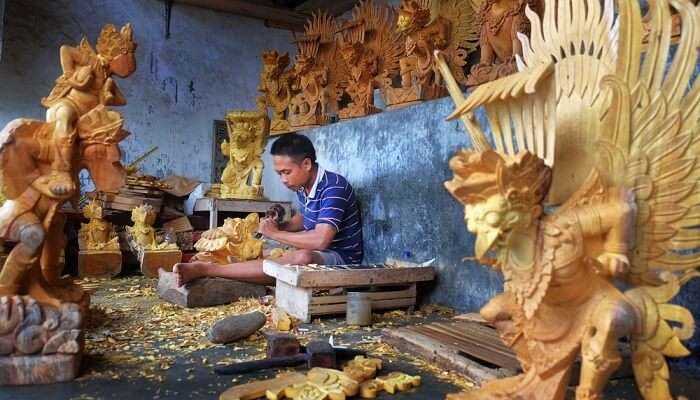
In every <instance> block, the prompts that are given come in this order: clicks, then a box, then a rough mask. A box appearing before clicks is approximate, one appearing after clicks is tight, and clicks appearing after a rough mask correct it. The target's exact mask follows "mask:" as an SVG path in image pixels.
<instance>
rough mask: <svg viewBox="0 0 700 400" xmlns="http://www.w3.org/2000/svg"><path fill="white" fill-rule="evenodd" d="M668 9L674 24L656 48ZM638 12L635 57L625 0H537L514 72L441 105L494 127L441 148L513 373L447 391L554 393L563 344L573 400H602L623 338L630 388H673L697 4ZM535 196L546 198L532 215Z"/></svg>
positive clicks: (692, 259) (681, 317) (558, 389)
mask: <svg viewBox="0 0 700 400" xmlns="http://www.w3.org/2000/svg"><path fill="white" fill-rule="evenodd" d="M671 6H672V7H673V9H675V10H676V11H677V12H678V14H679V15H680V18H681V27H682V28H681V29H682V31H681V36H680V39H679V43H678V47H677V49H676V50H675V53H674V55H673V57H672V58H671V59H670V60H669V59H668V57H669V54H670V49H671V29H670V27H671V11H670V7H671ZM649 12H650V19H649V20H650V29H651V34H650V35H649V38H650V42H649V43H648V45H647V49H646V53H645V55H644V57H642V54H641V53H642V38H643V34H644V30H643V24H642V14H641V9H640V4H639V2H636V1H619V2H618V3H617V5H616V6H615V5H614V4H613V1H612V0H607V1H604V2H600V1H598V0H558V1H556V2H555V1H553V0H550V1H547V2H546V4H545V8H544V17H543V18H542V20H540V18H539V17H538V16H537V15H536V14H535V13H534V12H531V11H527V14H528V18H529V19H530V23H531V26H532V36H531V38H530V39H528V38H527V37H524V36H521V41H522V47H523V59H522V61H523V63H522V70H521V72H518V73H516V74H514V75H511V76H508V77H505V78H502V79H499V80H496V81H493V82H490V83H487V84H485V85H482V86H480V87H478V88H477V89H475V90H474V92H473V93H472V94H471V95H470V96H469V97H468V98H467V99H466V100H465V101H464V102H462V103H460V104H459V105H458V107H457V110H456V112H455V113H453V114H452V117H456V116H457V115H467V116H471V113H472V111H473V110H474V109H475V108H476V107H481V106H483V107H484V108H485V110H486V114H487V116H488V123H489V125H490V128H491V131H492V132H493V139H494V141H493V142H494V145H495V146H494V147H495V149H491V148H489V146H484V143H488V142H482V141H481V140H477V141H475V143H479V145H478V148H477V149H475V150H462V151H460V152H459V153H458V154H457V155H456V156H454V157H453V158H452V159H451V160H450V168H451V169H452V170H453V172H454V178H453V179H452V180H451V181H449V182H447V183H446V184H445V185H446V187H447V189H448V191H449V192H450V193H451V194H452V195H453V196H454V197H455V198H456V199H458V200H459V201H460V202H461V203H463V204H464V206H465V217H466V218H465V219H466V221H467V229H468V230H469V231H470V232H472V233H474V234H475V235H476V241H475V255H476V258H477V259H479V260H481V262H482V263H484V264H486V265H490V266H492V267H493V268H495V269H497V270H499V271H501V272H502V273H503V275H504V281H505V285H504V292H503V293H501V294H499V295H498V296H496V297H494V298H493V299H491V301H489V302H488V303H487V304H486V305H485V306H484V307H483V308H482V309H481V315H482V316H483V317H484V319H486V320H488V321H490V322H491V323H493V324H494V325H495V326H496V328H497V331H498V332H499V334H500V336H501V338H502V339H503V341H504V342H505V343H506V344H507V345H509V346H510V347H512V348H513V350H514V351H515V353H516V355H517V357H518V359H519V361H520V362H521V364H522V367H523V373H522V374H520V375H518V376H515V377H512V378H506V379H502V380H496V381H492V382H489V383H487V384H485V385H484V386H483V387H482V388H481V389H480V390H478V391H472V392H468V393H462V394H457V395H450V396H448V398H449V399H453V400H454V399H511V398H536V399H545V400H546V399H555V400H560V399H564V398H565V392H566V387H567V385H568V383H569V375H570V374H571V371H572V365H573V363H574V361H575V359H576V357H577V356H580V357H581V372H580V376H579V386H578V388H577V389H576V398H577V399H602V396H603V395H602V393H603V389H604V387H605V385H606V384H607V381H608V379H609V378H610V376H611V374H612V373H613V372H614V371H615V370H616V369H617V368H618V366H619V365H620V363H621V357H620V353H619V351H618V340H619V338H621V337H625V336H626V337H629V338H630V340H631V344H632V364H633V369H634V375H635V379H636V381H637V385H638V388H639V390H640V392H641V394H642V396H643V398H644V399H648V400H662V399H663V400H666V399H669V400H670V399H672V398H673V397H672V396H671V393H670V388H669V370H668V366H667V364H666V360H665V357H683V356H687V355H688V354H690V352H689V351H688V349H687V348H685V346H684V345H683V344H682V340H686V339H688V338H690V337H691V336H692V334H693V331H694V327H695V323H694V319H693V316H692V315H691V313H690V312H689V311H688V310H687V309H685V308H684V307H682V306H679V305H675V304H671V301H672V300H673V298H674V297H675V295H676V294H677V293H678V292H679V290H680V289H681V287H682V285H683V284H684V283H686V282H687V281H688V280H689V279H691V278H693V277H697V276H700V271H699V270H698V268H697V265H698V264H700V255H698V254H697V253H696V252H693V251H691V250H693V249H697V248H699V247H700V233H699V232H698V229H697V228H692V227H694V226H697V225H699V224H700V211H699V210H700V186H698V185H697V181H698V177H700V172H698V170H697V169H696V168H694V165H695V164H696V163H697V162H698V155H700V141H699V140H698V135H699V133H698V132H700V129H699V128H700V126H699V124H700V123H699V122H698V121H699V119H698V117H700V109H699V108H698V107H696V106H695V105H696V104H697V103H698V101H700V83H698V82H697V81H695V80H693V71H694V69H695V66H696V65H697V62H698V53H697V48H696V44H697V43H698V41H699V40H700V29H698V28H699V27H698V17H700V10H699V9H698V8H697V7H695V6H694V5H692V4H691V3H690V2H689V1H688V0H678V1H675V0H674V1H668V0H659V1H656V2H653V3H651V9H650V11H649ZM640 60H641V61H640ZM667 63H668V64H669V65H667ZM579 66H580V68H579ZM591 88H596V89H595V90H590V89H591ZM470 121H471V122H470ZM467 122H468V123H467V127H468V129H469V130H470V135H472V137H474V138H477V139H479V138H482V137H483V136H484V131H483V130H482V128H481V126H480V125H479V124H477V123H476V122H475V121H473V118H472V119H469V118H468V119H467ZM564 149H566V152H563V150H564ZM562 171H565V172H566V174H565V175H563V176H564V178H563V179H562V175H560V174H562ZM546 201H547V202H549V203H550V204H553V205H558V206H559V207H558V208H557V209H556V210H555V211H554V212H552V213H545V212H544V204H545V202H546ZM615 282H625V283H626V284H627V285H628V289H627V290H625V291H624V292H623V291H621V290H620V289H618V288H617V286H615V285H614V283H615Z"/></svg>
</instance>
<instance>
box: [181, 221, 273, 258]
mask: <svg viewBox="0 0 700 400" xmlns="http://www.w3.org/2000/svg"><path fill="white" fill-rule="evenodd" d="M259 224H260V217H259V216H258V214H257V213H250V214H248V216H247V217H245V218H226V220H224V225H223V226H221V227H219V228H216V229H210V230H208V231H206V232H204V233H202V237H201V238H200V239H199V240H198V241H197V243H195V244H194V247H195V249H197V251H198V253H197V254H195V255H194V257H192V260H193V261H206V262H212V263H216V264H229V263H234V262H240V261H247V260H254V259H256V258H260V257H261V256H262V251H263V242H262V240H259V239H256V238H255V233H256V232H257V230H258V225H259Z"/></svg>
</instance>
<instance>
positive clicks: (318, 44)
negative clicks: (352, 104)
mask: <svg viewBox="0 0 700 400" xmlns="http://www.w3.org/2000/svg"><path fill="white" fill-rule="evenodd" d="M337 30H338V25H337V22H336V21H335V18H333V17H332V16H330V15H328V14H326V13H321V14H314V15H313V16H312V17H311V19H310V20H309V21H307V23H306V27H305V29H304V34H303V35H300V36H298V37H297V39H296V44H297V50H298V51H297V55H296V59H295V64H294V85H293V86H292V90H294V91H295V92H296V94H295V95H294V97H292V99H291V100H290V104H289V114H288V116H289V125H290V127H291V128H293V129H302V128H308V127H313V126H319V125H325V124H327V123H329V122H331V119H332V114H333V113H335V112H337V110H338V93H337V92H338V90H340V89H342V88H341V87H340V83H341V82H340V77H341V76H343V75H344V72H343V69H344V68H346V66H345V65H344V64H343V63H342V62H341V58H340V56H339V54H338V48H337V45H336V41H335V33H336V31H337Z"/></svg>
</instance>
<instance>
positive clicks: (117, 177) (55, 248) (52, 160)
mask: <svg viewBox="0 0 700 400" xmlns="http://www.w3.org/2000/svg"><path fill="white" fill-rule="evenodd" d="M135 46H136V45H135V43H134V42H133V32H132V30H131V26H130V25H129V24H127V25H125V26H124V27H123V28H121V30H119V29H117V28H116V27H115V26H114V25H106V26H105V27H104V28H103V29H102V31H101V33H100V37H99V39H98V41H97V51H95V50H93V48H92V47H91V46H90V45H89V43H88V41H87V40H86V39H83V40H82V41H81V43H80V45H79V46H78V47H71V46H62V47H61V50H60V57H61V67H62V69H63V74H62V75H61V76H60V77H59V78H58V79H57V80H56V86H55V87H54V89H53V90H52V91H51V94H49V96H48V97H46V98H44V99H43V100H42V104H43V105H44V106H45V107H47V108H48V110H47V112H46V116H47V120H46V122H43V121H36V120H28V119H17V120H14V121H12V122H10V123H9V124H8V125H7V126H6V127H5V128H4V129H3V130H2V132H1V133H0V136H1V138H0V143H1V145H0V169H2V184H3V192H4V193H5V195H7V198H8V199H9V200H11V201H7V202H5V203H4V204H3V206H2V208H1V209H0V210H1V211H0V215H1V217H0V235H1V236H2V238H3V239H7V240H11V241H16V242H18V244H17V246H15V247H14V249H13V250H12V252H10V254H9V255H8V258H7V261H6V262H5V265H4V268H3V269H2V272H1V273H0V296H6V295H14V294H20V295H30V296H31V297H33V298H34V299H36V300H37V301H39V302H40V303H43V304H49V305H54V306H58V305H60V303H61V302H64V301H68V302H83V303H84V304H86V303H87V300H88V297H87V295H85V294H84V292H83V291H82V289H80V287H78V286H77V285H75V284H73V283H72V282H71V281H70V280H68V279H63V278H62V277H61V275H62V271H61V268H60V267H59V264H58V258H59V256H60V253H61V249H63V248H64V247H65V246H64V245H65V241H64V240H65V239H64V236H63V224H64V219H63V217H62V216H61V214H60V213H59V212H58V210H59V209H60V207H61V206H62V205H63V203H64V202H66V201H67V200H68V199H71V198H74V197H75V196H76V195H77V194H78V182H77V179H76V177H77V172H78V170H79V169H81V168H83V167H86V168H87V169H88V170H89V172H90V175H91V177H92V179H93V181H94V182H95V186H96V187H97V189H98V190H102V191H116V190H118V188H119V187H120V186H121V185H122V183H123V180H124V169H123V167H122V166H121V164H120V163H119V156H120V151H119V147H118V145H117V143H118V142H119V141H121V140H122V139H124V138H125V137H126V135H127V132H125V131H124V130H123V129H122V125H123V119H122V117H121V115H120V114H119V113H118V112H116V111H110V110H108V109H107V108H106V107H105V106H108V105H123V104H125V103H126V100H125V99H124V97H123V96H122V95H121V93H120V92H119V90H118V89H117V86H116V84H115V82H114V80H113V79H112V76H113V75H116V76H120V77H127V76H129V75H130V74H131V73H132V72H134V70H135V69H136V64H135V62H134V48H135Z"/></svg>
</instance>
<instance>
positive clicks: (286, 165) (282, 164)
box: [272, 155, 313, 191]
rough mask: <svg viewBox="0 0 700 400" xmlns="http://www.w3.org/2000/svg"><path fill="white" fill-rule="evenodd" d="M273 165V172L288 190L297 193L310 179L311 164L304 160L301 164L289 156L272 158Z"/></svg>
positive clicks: (306, 159) (308, 160) (309, 161)
mask: <svg viewBox="0 0 700 400" xmlns="http://www.w3.org/2000/svg"><path fill="white" fill-rule="evenodd" d="M272 162H273V163H274V165H275V172H277V175H279V177H280V180H281V181H282V183H283V184H284V186H286V187H287V188H289V189H290V190H293V191H297V190H299V189H301V188H302V187H303V186H304V185H306V184H307V183H308V182H309V181H310V180H311V178H312V176H311V175H312V173H311V172H312V170H313V163H312V162H311V160H310V159H308V158H305V159H304V161H302V162H301V163H297V162H296V161H294V160H293V159H292V158H290V157H289V156H275V155H273V156H272Z"/></svg>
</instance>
